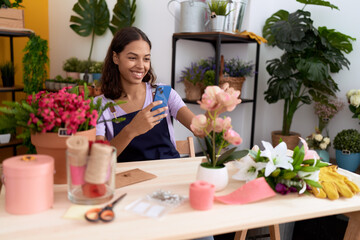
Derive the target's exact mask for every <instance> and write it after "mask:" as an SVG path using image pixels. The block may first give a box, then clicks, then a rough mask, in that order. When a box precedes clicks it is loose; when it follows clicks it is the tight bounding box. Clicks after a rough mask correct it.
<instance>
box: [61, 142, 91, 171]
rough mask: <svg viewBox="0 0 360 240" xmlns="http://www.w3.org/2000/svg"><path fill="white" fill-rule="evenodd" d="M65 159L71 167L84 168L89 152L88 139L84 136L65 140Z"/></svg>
mask: <svg viewBox="0 0 360 240" xmlns="http://www.w3.org/2000/svg"><path fill="white" fill-rule="evenodd" d="M66 147H67V158H68V161H69V163H70V165H71V166H78V167H80V166H84V165H85V164H86V160H87V157H88V154H89V153H88V152H89V139H88V138H87V137H85V136H71V137H69V138H68V139H67V140H66Z"/></svg>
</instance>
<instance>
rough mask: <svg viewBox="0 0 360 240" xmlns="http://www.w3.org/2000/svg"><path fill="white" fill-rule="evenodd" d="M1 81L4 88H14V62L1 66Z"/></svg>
mask: <svg viewBox="0 0 360 240" xmlns="http://www.w3.org/2000/svg"><path fill="white" fill-rule="evenodd" d="M0 72H1V79H2V82H3V86H4V87H13V86H14V84H15V80H14V79H15V78H14V77H15V66H14V65H13V64H12V62H5V63H4V64H1V65H0Z"/></svg>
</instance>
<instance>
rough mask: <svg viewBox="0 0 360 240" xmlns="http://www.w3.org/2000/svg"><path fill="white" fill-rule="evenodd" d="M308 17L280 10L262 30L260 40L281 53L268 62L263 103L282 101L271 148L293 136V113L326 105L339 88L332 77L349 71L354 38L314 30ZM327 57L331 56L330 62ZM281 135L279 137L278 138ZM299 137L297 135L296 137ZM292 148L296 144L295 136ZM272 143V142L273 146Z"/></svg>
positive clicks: (316, 0)
mask: <svg viewBox="0 0 360 240" xmlns="http://www.w3.org/2000/svg"><path fill="white" fill-rule="evenodd" d="M297 2H299V3H303V4H305V7H306V6H307V5H309V4H311V5H319V6H325V7H330V8H331V9H338V7H337V6H335V5H333V4H331V3H329V2H327V1H322V0H297ZM310 17H311V13H310V12H308V11H305V10H304V8H302V9H299V10H296V11H295V12H293V13H289V12H287V11H285V10H279V11H277V12H276V13H274V14H273V15H272V16H271V17H270V18H268V19H267V20H266V22H265V25H264V27H263V36H264V37H265V38H266V39H267V41H268V44H269V45H270V46H272V47H275V46H276V47H278V48H280V49H281V50H283V55H282V56H281V57H280V58H275V59H272V60H268V61H267V66H266V70H267V72H268V73H269V74H270V79H269V80H268V82H267V83H268V88H267V90H266V91H265V92H264V94H265V100H266V101H267V102H268V103H270V104H272V103H276V102H278V101H280V100H284V110H283V123H282V130H281V131H277V132H273V135H275V134H277V137H274V138H273V144H274V145H277V143H278V140H277V139H279V138H282V139H283V140H284V141H286V140H285V138H286V137H289V136H290V135H292V133H291V132H290V129H291V123H292V120H293V117H294V114H295V112H296V111H297V110H298V109H299V108H300V107H301V106H303V105H304V104H310V103H311V102H312V101H317V102H324V103H325V102H327V99H328V96H335V92H336V91H338V90H339V89H338V85H337V83H336V82H335V81H334V79H333V78H332V77H331V73H337V72H339V71H340V70H341V69H342V68H343V67H346V68H349V64H350V63H349V61H348V60H347V59H346V58H345V56H344V54H346V53H350V52H351V51H352V43H351V40H355V39H354V38H352V37H350V36H347V35H345V34H342V33H340V32H337V31H335V30H334V29H327V28H326V27H318V28H316V27H315V24H313V20H312V19H311V18H310ZM328 56H333V57H331V58H329V57H328ZM278 135H280V137H279V136H278ZM297 135H299V134H297ZM294 138H295V139H296V141H295V143H294V144H293V146H289V145H288V146H289V148H293V147H294V146H296V145H297V144H298V142H299V141H298V136H294ZM274 141H275V142H274Z"/></svg>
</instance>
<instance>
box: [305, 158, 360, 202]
mask: <svg viewBox="0 0 360 240" xmlns="http://www.w3.org/2000/svg"><path fill="white" fill-rule="evenodd" d="M336 170H337V166H336V165H331V166H328V167H322V168H320V173H319V183H320V184H321V186H322V188H315V187H312V188H311V189H312V193H313V194H314V195H315V197H318V198H326V197H328V198H329V199H331V200H335V199H338V198H339V196H343V197H346V198H351V197H353V196H354V195H355V194H357V193H359V192H360V189H359V187H358V186H357V185H356V184H355V183H353V182H352V181H350V180H349V179H348V178H347V177H345V176H343V175H341V174H339V173H338V172H337V171H336Z"/></svg>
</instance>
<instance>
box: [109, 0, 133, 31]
mask: <svg viewBox="0 0 360 240" xmlns="http://www.w3.org/2000/svg"><path fill="white" fill-rule="evenodd" d="M130 2H131V1H130V0H118V1H117V3H116V4H115V7H114V9H113V13H114V15H113V17H112V19H111V24H112V25H109V28H110V30H111V32H112V34H113V35H114V34H115V33H116V32H117V31H119V30H120V29H122V28H124V27H130V26H132V24H133V23H134V22H135V10H136V0H132V2H131V3H130Z"/></svg>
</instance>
